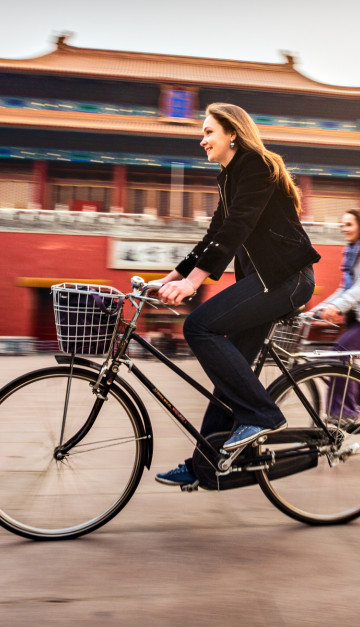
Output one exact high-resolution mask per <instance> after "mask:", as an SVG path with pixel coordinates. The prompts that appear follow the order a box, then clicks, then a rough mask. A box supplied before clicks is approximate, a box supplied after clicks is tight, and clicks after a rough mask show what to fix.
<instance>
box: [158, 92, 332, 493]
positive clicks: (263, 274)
mask: <svg viewBox="0 0 360 627" xmlns="http://www.w3.org/2000/svg"><path fill="white" fill-rule="evenodd" d="M200 145H201V146H202V147H203V148H204V150H205V152H206V154H207V158H208V161H209V162H218V163H219V164H220V169H221V171H220V174H219V175H218V177H217V179H218V187H219V194H220V198H219V204H218V207H217V209H216V211H215V213H214V215H213V218H212V220H211V223H210V226H209V229H208V231H207V233H206V235H205V236H204V238H203V239H202V240H201V241H200V242H199V243H198V244H197V245H196V246H195V248H194V249H193V250H192V251H191V252H190V253H189V254H188V255H187V256H186V257H185V259H184V260H183V261H181V262H180V264H179V265H178V266H177V267H176V269H175V270H173V271H172V272H170V273H169V274H168V275H167V276H166V277H165V278H164V279H163V283H164V285H163V287H162V288H161V289H160V290H159V292H158V294H159V298H161V300H162V301H163V302H164V303H166V304H169V305H179V304H180V303H181V301H182V300H183V299H184V298H186V297H191V296H193V295H194V294H195V293H196V291H197V289H198V288H199V287H200V285H201V284H202V283H203V281H204V280H205V279H206V278H207V277H210V278H212V279H215V280H218V279H220V277H221V275H222V273H223V272H224V271H225V269H226V267H227V266H228V264H229V263H230V262H231V261H232V260H233V259H234V258H235V274H236V279H237V281H236V283H235V284H234V285H231V286H230V287H228V288H226V289H224V290H222V291H221V292H220V293H218V294H216V295H215V296H214V297H212V298H210V299H209V300H207V301H206V302H204V303H202V304H201V305H200V306H199V307H197V308H196V309H195V310H194V311H193V312H192V313H191V314H190V315H189V316H188V318H187V319H186V321H185V324H184V336H185V338H186V340H187V342H188V344H189V345H190V347H191V349H192V351H193V353H194V354H195V356H196V357H197V359H198V360H199V362H200V364H201V365H202V367H203V369H204V370H205V372H206V374H207V375H208V377H209V378H210V380H211V381H212V383H213V384H214V386H215V395H216V396H217V397H218V398H220V399H221V400H222V401H224V402H225V403H226V404H227V405H228V406H230V407H231V408H232V410H233V419H229V417H228V415H227V414H225V412H222V411H221V409H219V408H218V407H216V406H215V405H214V404H211V403H210V404H209V406H208V409H207V411H206V413H205V416H204V419H203V424H202V427H201V433H202V435H204V436H207V435H208V434H209V433H214V432H219V431H229V432H232V433H231V434H229V435H230V437H229V438H228V440H227V441H226V442H225V443H224V445H223V448H224V449H225V450H227V451H232V450H235V449H237V448H239V447H244V446H245V445H247V444H249V443H250V442H253V441H254V440H256V439H257V438H258V437H259V436H261V435H263V434H267V433H272V432H276V431H280V430H282V429H285V428H286V426H287V423H286V420H285V418H284V416H283V414H282V413H281V411H280V410H279V408H278V407H277V406H276V405H275V404H274V403H273V401H272V399H271V398H270V396H269V394H268V393H267V392H266V391H265V388H264V387H263V386H262V385H261V383H260V382H259V380H258V379H257V377H256V376H255V374H254V373H253V371H252V369H251V364H252V362H253V360H254V358H255V357H256V355H257V353H258V351H259V350H260V348H261V346H262V344H263V341H264V339H265V337H266V335H267V333H268V331H269V329H270V326H271V322H272V321H273V320H274V319H276V318H280V317H281V316H283V315H285V314H287V313H289V312H290V311H292V310H293V309H296V308H297V307H300V306H301V305H303V304H305V303H306V302H307V301H308V300H309V299H310V298H311V296H312V294H313V291H314V285H315V282H314V274H313V269H312V264H313V263H315V262H317V261H319V259H320V256H319V254H318V253H317V252H316V250H314V248H313V247H312V246H311V243H310V240H309V238H308V236H307V234H306V233H305V231H304V230H303V228H302V226H301V223H300V220H299V215H298V214H299V212H300V199H299V194H298V191H297V189H296V187H295V185H294V183H293V181H292V179H291V176H290V174H289V173H288V171H287V170H286V167H285V165H284V163H283V160H282V158H281V157H280V156H279V155H277V154H276V153H273V152H270V151H269V150H267V149H266V148H265V146H264V144H263V143H262V141H261V138H260V135H259V131H258V129H257V127H256V125H255V124H254V122H253V121H252V119H251V118H250V116H249V115H248V114H247V113H246V112H245V111H244V110H243V109H241V108H240V107H238V106H236V105H231V104H224V103H215V104H212V105H210V106H208V108H207V110H206V119H205V121H204V124H203V139H202V141H201V144H200ZM156 479H157V481H160V482H162V483H166V484H168V485H183V484H187V483H192V482H194V481H195V480H196V478H195V476H194V474H193V470H192V466H191V460H187V461H186V462H185V463H184V464H180V465H179V466H178V468H176V469H174V470H170V471H169V472H167V473H159V474H158V475H156Z"/></svg>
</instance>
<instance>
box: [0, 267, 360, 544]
mask: <svg viewBox="0 0 360 627" xmlns="http://www.w3.org/2000/svg"><path fill="white" fill-rule="evenodd" d="M131 283H132V288H133V289H132V291H131V292H129V293H128V294H125V295H124V294H121V293H120V292H117V291H116V290H113V288H100V287H97V288H92V287H91V286H78V285H73V284H71V285H68V284H63V285H60V286H53V291H54V297H55V296H56V297H61V298H63V299H65V301H66V302H67V307H68V309H69V311H70V309H71V306H70V305H69V303H70V304H71V298H72V297H73V296H74V297H75V298H76V299H77V300H76V302H77V303H78V305H76V306H75V310H76V325H75V335H73V336H72V337H71V338H70V339H69V337H67V338H66V337H65V336H66V333H65V336H64V329H65V331H66V328H67V327H69V328H70V327H71V324H70V323H71V320H70V317H69V316H68V317H66V316H67V315H68V314H66V315H65V314H64V313H62V314H61V315H62V316H63V318H62V319H61V316H60V321H59V320H57V327H58V333H59V341H60V340H61V342H60V345H61V347H62V349H63V350H66V351H67V352H69V353H72V354H58V355H56V361H57V362H58V365H56V366H53V367H48V368H42V369H39V370H35V371H32V372H29V373H27V374H25V375H23V376H20V377H18V378H17V379H15V380H14V381H12V382H10V383H8V384H7V385H5V386H4V387H3V388H2V389H1V390H0V469H1V477H0V498H1V500H0V503H1V511H0V524H1V525H2V526H3V527H4V528H5V529H7V530H8V531H10V532H13V533H15V534H18V535H20V536H23V537H26V538H30V539H36V540H61V539H69V538H75V537H78V536H81V535H84V534H87V533H90V532H92V531H94V530H96V529H98V528H100V527H101V526H102V525H104V524H105V523H106V522H108V521H109V520H110V519H112V518H113V517H114V516H116V515H117V514H118V513H119V512H120V511H121V510H122V509H123V508H124V507H125V505H126V504H127V503H128V501H129V500H130V498H131V497H132V495H133V494H134V492H135V490H136V488H137V486H138V484H139V481H140V479H141V476H142V473H143V470H144V468H145V467H146V468H148V469H150V466H151V460H152V453H153V431H152V426H151V421H150V416H149V414H148V411H147V409H146V406H145V404H144V401H143V399H142V398H141V396H140V395H139V393H137V392H136V391H135V390H134V389H133V387H132V386H130V385H129V383H128V382H127V381H125V380H124V379H123V378H121V377H120V376H119V369H120V368H121V367H123V368H127V369H129V370H130V371H131V373H132V374H133V375H134V376H135V377H136V379H137V380H138V381H140V382H141V383H142V384H143V386H144V387H145V388H146V389H147V390H148V391H149V392H150V394H151V395H152V396H153V397H154V398H155V399H157V401H159V403H160V404H161V405H162V407H163V408H164V409H165V410H167V412H168V413H169V414H170V416H171V417H172V418H173V419H174V420H175V421H176V422H177V423H178V424H179V425H181V427H182V428H183V430H184V431H185V432H187V434H189V435H190V436H192V437H193V438H194V440H195V442H196V447H195V451H194V454H193V467H194V472H195V475H196V477H197V481H196V482H195V484H191V485H188V486H182V489H183V490H184V491H194V490H196V489H198V488H199V487H200V488H204V489H208V490H225V489H232V488H238V487H249V489H253V488H252V487H251V486H255V485H256V484H258V485H259V486H260V488H261V490H262V491H263V492H264V494H265V495H266V496H267V497H268V499H270V501H271V502H272V503H273V505H275V506H276V507H277V508H278V509H280V510H281V511H282V512H283V513H285V514H287V515H288V516H290V517H292V518H294V519H295V520H298V521H301V522H304V523H308V524H313V525H321V524H336V523H346V522H348V521H350V520H353V519H355V518H357V517H358V516H359V515H360V491H359V487H358V486H359V485H360V484H359V470H360V462H359V460H360V455H359V454H358V452H359V451H358V449H359V444H360V434H359V433H358V431H357V428H354V429H348V430H347V431H345V430H342V429H341V428H340V424H341V419H342V415H339V417H338V423H337V424H332V423H331V422H330V419H331V420H333V419H334V417H333V416H331V415H329V411H328V407H329V406H330V405H329V398H331V395H332V393H333V388H334V385H335V383H336V382H338V381H340V382H343V383H344V384H345V385H344V395H343V405H344V400H345V396H346V389H347V387H348V385H349V383H350V382H352V383H354V384H356V385H360V370H359V369H358V368H357V367H356V366H355V365H354V364H353V358H354V354H352V353H349V354H348V353H347V354H346V355H348V359H349V362H348V363H347V364H345V363H344V362H343V361H339V360H338V359H335V360H334V359H333V358H334V357H336V358H338V357H339V354H337V353H335V354H333V353H331V351H330V352H327V353H326V354H324V355H323V357H321V356H320V355H319V354H316V353H312V354H309V353H306V356H307V359H309V356H312V358H313V359H314V361H307V362H306V363H304V364H298V365H296V366H295V367H294V368H292V369H289V368H288V367H287V365H286V363H284V362H283V361H282V359H281V358H280V356H279V354H280V352H281V350H282V349H278V348H276V344H275V343H274V342H273V339H272V338H273V336H274V333H275V330H276V326H277V324H278V321H274V323H273V324H272V327H271V330H270V332H269V334H268V337H267V338H266V340H265V343H264V346H263V349H262V351H261V352H260V355H259V357H258V360H257V363H256V366H255V372H256V374H257V375H258V376H259V374H260V372H261V370H262V368H263V366H264V363H265V361H266V359H267V358H268V356H271V358H272V359H273V361H274V362H275V363H276V365H277V366H278V368H279V369H280V372H281V374H280V376H279V377H278V378H277V379H276V380H275V381H274V382H272V383H271V385H270V386H269V388H268V391H269V393H270V394H271V396H272V398H273V400H274V401H275V402H276V403H277V404H278V405H279V407H280V409H281V410H282V412H283V413H284V415H285V416H286V418H287V421H288V424H289V427H288V428H287V429H286V430H284V431H281V432H279V433H277V434H273V435H269V436H263V437H259V438H258V440H257V441H256V442H254V443H253V444H252V445H249V446H248V447H246V448H244V449H243V450H242V449H237V450H235V451H233V452H231V453H226V452H225V451H224V450H223V449H222V445H223V443H224V441H225V440H226V439H227V438H228V437H229V432H220V433H214V434H211V435H210V436H208V437H207V438H204V437H203V436H202V435H201V434H200V433H199V432H198V431H197V429H196V428H195V427H194V426H193V425H192V424H191V423H190V422H189V420H188V419H187V418H186V417H185V416H184V415H183V414H182V413H181V412H180V411H179V410H178V409H177V408H176V407H175V406H174V405H173V404H172V403H171V401H170V400H169V399H167V398H166V396H165V395H164V394H163V393H162V392H161V390H160V389H159V388H158V387H157V386H156V385H154V384H153V383H152V382H151V381H150V380H149V379H148V378H147V376H145V374H144V373H143V372H142V371H141V370H140V369H139V368H138V366H136V364H135V363H134V362H133V361H132V359H130V358H129V357H128V354H127V349H128V347H129V344H130V342H133V341H135V342H137V343H138V344H139V345H140V346H142V347H143V348H144V349H146V350H147V351H149V352H150V353H151V354H152V355H153V356H154V357H155V358H157V359H158V360H160V361H161V362H162V363H163V364H164V365H165V366H167V367H169V368H170V369H171V370H172V371H173V372H174V373H175V374H176V375H178V376H179V377H181V378H182V379H183V380H184V381H186V382H187V383H188V384H190V385H191V386H192V387H193V388H194V389H195V390H197V391H198V392H199V393H200V394H201V395H203V396H204V397H206V398H207V399H209V400H210V401H211V402H213V403H215V404H216V405H217V406H219V407H221V408H222V410H224V411H225V412H226V413H227V414H228V415H229V416H231V415H232V411H231V409H230V408H229V407H228V406H227V405H226V404H224V403H223V402H222V401H221V400H219V399H217V398H216V397H215V396H214V395H213V394H212V393H211V392H209V391H208V390H207V389H206V388H204V387H203V386H202V385H201V384H199V383H198V382H197V381H195V380H194V379H192V378H191V377H190V376H189V375H188V374H187V373H186V372H185V371H183V370H182V369H181V368H180V367H179V366H178V365H177V364H175V363H173V362H172V361H171V360H170V359H168V358H167V357H166V356H165V355H163V354H162V353H161V352H160V351H159V350H158V349H157V348H155V347H154V346H152V345H151V344H149V343H148V342H147V341H146V340H145V339H144V338H143V337H141V335H139V334H138V333H137V332H136V325H137V322H138V319H139V316H140V314H141V311H142V310H143V307H144V305H145V304H146V303H147V304H148V305H150V306H156V307H158V306H164V305H162V303H161V302H160V301H159V300H158V299H156V298H155V297H154V296H152V295H151V293H150V295H149V290H155V289H156V288H159V287H160V285H157V286H154V285H153V284H146V283H145V282H144V281H143V280H142V279H141V278H140V277H133V278H132V280H131ZM101 290H103V292H102V293H101ZM96 291H98V293H97V294H96V295H95V296H93V294H94V292H96ZM99 297H100V300H102V309H103V312H101V314H100V318H99V319H97V320H95V319H96V316H97V314H95V313H94V312H95V309H96V302H95V301H96V300H99ZM84 299H85V301H84ZM82 301H84V302H85V305H84V306H83V310H84V311H83V313H82V314H81V316H80V314H79V312H78V309H79V310H80V309H81V306H80V305H81V302H82ZM90 302H91V306H90V304H89V303H90ZM109 303H110V304H109ZM125 304H126V307H128V308H129V311H128V312H127V314H126V315H125V308H126V307H125ZM59 311H60V313H61V307H58V311H57V314H59ZM175 313H176V312H175ZM64 315H65V322H64ZM296 315H297V312H293V313H292V314H289V316H286V317H285V318H283V320H282V323H283V324H285V323H288V324H291V321H292V320H293V319H294V316H296ZM101 316H104V317H105V318H102V317H101ZM89 317H90V318H91V324H93V322H94V320H95V323H94V325H93V326H94V328H97V329H98V331H97V336H96V338H95V339H94V334H93V335H91V334H90V336H89V333H88V329H87V325H88V321H89ZM104 319H105V321H107V322H106V325H105V322H104ZM109 320H110V321H112V322H111V324H109ZM105 327H106V328H105ZM99 329H100V330H102V331H104V329H105V332H104V333H103V334H102V335H101V334H99ZM67 330H69V329H67ZM84 330H85V331H84ZM81 333H83V334H82V335H81ZM70 335H71V334H69V333H68V336H70ZM94 341H95V344H96V349H94V348H93V346H92V344H93V342H94ZM66 342H67V343H66ZM71 342H72V343H71ZM74 342H75V344H74ZM90 349H91V350H92V351H93V352H95V353H105V352H106V355H105V360H104V361H103V363H102V364H99V363H97V362H95V361H93V360H91V359H88V358H86V357H84V356H82V355H81V354H80V355H77V354H75V353H76V352H79V351H80V352H81V351H82V352H83V353H86V352H89V351H90ZM90 352H91V351H90ZM298 356H299V355H298ZM320 357H321V358H320ZM329 358H331V360H329ZM341 358H342V359H343V358H344V355H343V354H341ZM314 390H315V392H314ZM351 431H352V432H351Z"/></svg>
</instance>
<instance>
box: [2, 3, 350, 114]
mask: <svg viewBox="0 0 360 627" xmlns="http://www.w3.org/2000/svg"><path fill="white" fill-rule="evenodd" d="M0 9H1V18H0V20H1V22H0V58H2V59H6V58H8V59H9V58H28V57H34V56H39V55H41V54H44V53H47V52H50V51H51V49H52V39H53V38H54V36H55V35H57V34H59V33H62V32H63V31H70V32H73V33H74V36H73V37H72V39H71V40H70V41H69V43H70V44H72V45H74V46H80V47H84V48H102V49H109V50H129V51H138V52H155V53H160V54H161V53H163V54H176V55H190V56H196V57H213V58H221V59H237V60H241V61H260V62H265V63H266V62H267V63H281V62H283V58H282V56H281V54H280V50H286V51H290V52H291V53H293V54H294V55H295V56H296V57H297V59H298V61H299V62H298V64H297V69H298V70H299V71H300V72H302V73H303V74H305V75H307V76H309V77H310V78H313V79H315V80H317V81H319V82H321V83H328V84H332V85H347V86H355V87H360V62H359V61H360V43H359V42H360V0H298V1H296V2H295V0H273V1H272V2H271V0H219V1H218V2H215V0H208V1H207V2H206V1H205V0H178V1H177V0H152V1H149V0H117V1H115V0H86V1H85V0H56V1H55V0H33V1H32V2H31V0H13V1H9V0H6V1H5V0H0ZM0 93H1V85H0ZM359 117H360V114H359Z"/></svg>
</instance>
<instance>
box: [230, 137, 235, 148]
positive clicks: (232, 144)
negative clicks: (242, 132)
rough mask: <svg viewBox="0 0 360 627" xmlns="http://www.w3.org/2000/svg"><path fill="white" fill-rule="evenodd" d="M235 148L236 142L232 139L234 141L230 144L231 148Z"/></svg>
mask: <svg viewBox="0 0 360 627" xmlns="http://www.w3.org/2000/svg"><path fill="white" fill-rule="evenodd" d="M234 146H235V142H234V140H233V139H232V140H231V142H230V148H234Z"/></svg>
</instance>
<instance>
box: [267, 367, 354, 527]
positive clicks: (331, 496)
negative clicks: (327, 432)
mask: <svg viewBox="0 0 360 627" xmlns="http://www.w3.org/2000/svg"><path fill="white" fill-rule="evenodd" d="M348 372H349V370H348V368H347V366H345V365H344V364H341V363H339V362H337V364H336V365H335V364H334V363H330V364H324V363H319V364H316V363H315V364H312V365H309V364H304V365H303V366H302V367H300V368H297V370H296V372H293V373H292V375H293V377H294V379H295V381H296V383H297V384H298V385H299V387H300V389H302V391H303V392H304V393H305V396H306V397H307V398H308V400H309V401H310V403H311V404H312V406H314V402H313V400H312V398H311V390H314V389H315V390H316V395H317V398H318V402H319V408H316V409H319V411H318V414H319V415H320V417H321V418H322V419H323V421H324V422H325V424H326V425H327V426H328V428H329V429H332V432H333V433H335V432H336V433H337V434H339V435H338V437H339V438H341V437H343V441H342V443H341V446H340V447H339V450H338V452H337V454H338V453H344V452H345V451H347V452H350V453H349V455H348V457H347V458H346V459H344V461H341V459H339V458H338V457H337V454H336V455H335V457H333V456H332V453H331V451H330V450H329V447H327V445H326V444H327V442H326V440H327V441H328V439H327V438H326V436H325V437H324V441H323V442H322V443H321V442H320V443H317V444H314V441H313V440H312V436H309V427H310V432H313V421H312V419H311V417H310V415H309V413H308V412H307V411H306V410H305V408H304V406H303V405H302V404H301V403H300V400H299V399H298V397H297V396H296V394H295V392H294V389H293V386H292V384H291V382H290V381H289V380H288V379H287V378H286V376H281V377H280V378H279V379H278V380H277V381H276V382H274V384H273V385H272V386H271V389H270V390H269V392H270V394H271V396H272V398H273V400H274V401H275V403H276V404H277V405H278V406H279V407H280V409H281V411H282V412H283V413H284V415H285V417H286V418H287V421H288V425H289V429H288V430H285V431H283V432H282V433H281V434H278V436H276V434H274V435H273V436H272V437H271V438H269V440H268V441H267V442H266V443H264V444H261V445H257V446H256V447H255V448H256V454H258V455H260V454H262V453H263V452H264V450H265V449H267V450H270V451H274V452H275V453H278V454H279V453H281V452H283V453H284V451H285V450H289V449H291V448H293V447H294V444H295V442H294V441H292V443H291V444H290V441H291V428H295V429H296V430H298V429H300V430H301V431H300V433H301V435H300V436H299V441H298V446H299V447H302V450H303V452H304V453H306V451H313V450H314V446H315V448H317V449H318V452H317V453H316V459H314V455H313V453H309V455H308V459H309V463H308V465H307V467H306V469H305V470H304V468H302V469H300V471H299V472H296V470H295V472H294V471H293V472H292V474H289V475H285V476H284V475H282V476H281V477H278V478H277V479H270V478H269V472H268V471H267V470H260V471H258V472H257V479H258V482H259V485H260V487H261V489H262V490H263V492H264V494H265V495H266V496H267V498H269V499H270V501H271V502H272V503H273V505H275V506H276V507H277V508H278V509H279V510H281V511H282V512H283V513H285V514H287V515H288V516H290V517H292V518H295V519H296V520H299V521H301V522H304V523H308V524H311V525H330V524H340V523H346V522H349V521H351V520H353V519H355V518H357V517H358V516H360V454H358V453H356V450H357V447H358V448H359V452H360V427H357V426H356V422H355V421H353V423H352V424H351V423H349V424H348V426H347V428H346V429H347V430H344V429H340V424H339V420H338V419H335V418H331V417H330V412H329V411H328V407H329V406H330V405H331V402H332V396H331V389H333V388H332V386H333V385H334V384H335V383H336V382H339V384H341V383H344V382H345V381H346V377H347V375H348ZM350 380H351V381H352V383H353V385H354V386H356V392H360V371H359V370H358V369H357V368H352V369H351V372H350ZM332 420H333V422H331V421H332ZM338 429H340V430H339V431H338ZM287 432H288V435H287ZM293 433H296V431H293ZM318 433H321V437H323V432H321V431H320V432H319V431H318ZM296 437H298V433H297V435H296ZM286 439H288V442H286ZM322 445H325V448H324V449H323V450H322V452H321V451H320V450H319V449H320V448H321V446H322ZM326 451H327V452H326ZM293 459H294V461H295V458H293ZM299 459H300V458H299ZM315 462H316V463H315ZM330 462H331V463H337V465H333V466H331V465H330ZM274 468H276V463H275V466H274Z"/></svg>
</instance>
